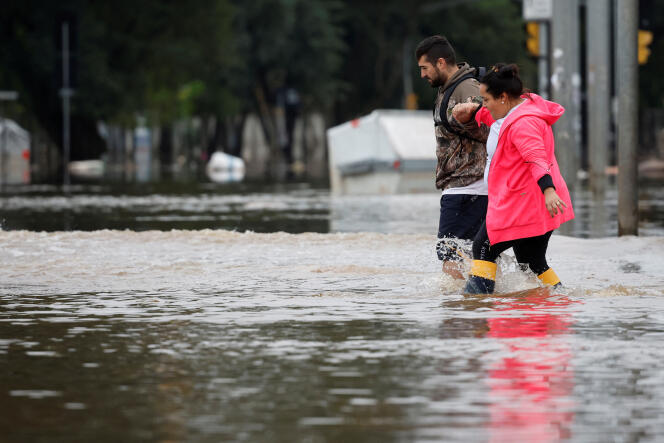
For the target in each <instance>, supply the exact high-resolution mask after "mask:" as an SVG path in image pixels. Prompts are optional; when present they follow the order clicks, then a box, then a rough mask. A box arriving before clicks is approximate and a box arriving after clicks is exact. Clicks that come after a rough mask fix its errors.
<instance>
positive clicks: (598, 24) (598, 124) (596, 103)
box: [586, 0, 611, 194]
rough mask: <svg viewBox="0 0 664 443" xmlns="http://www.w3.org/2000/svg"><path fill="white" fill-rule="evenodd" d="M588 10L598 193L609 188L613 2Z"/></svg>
mask: <svg viewBox="0 0 664 443" xmlns="http://www.w3.org/2000/svg"><path fill="white" fill-rule="evenodd" d="M586 8H587V9H586V10H587V13H586V17H587V26H586V41H587V58H586V69H587V75H588V111H587V115H588V120H587V121H588V160H589V163H590V168H589V169H590V187H591V188H592V190H593V192H595V193H596V194H597V193H602V192H603V191H604V189H605V183H606V173H605V171H606V165H607V154H608V148H609V131H610V125H609V123H610V115H611V114H610V112H608V111H609V110H610V109H611V106H610V94H611V92H610V89H611V88H610V84H609V70H610V65H609V61H610V60H611V51H610V38H611V22H610V16H611V3H610V1H609V0H592V1H589V2H587V3H586Z"/></svg>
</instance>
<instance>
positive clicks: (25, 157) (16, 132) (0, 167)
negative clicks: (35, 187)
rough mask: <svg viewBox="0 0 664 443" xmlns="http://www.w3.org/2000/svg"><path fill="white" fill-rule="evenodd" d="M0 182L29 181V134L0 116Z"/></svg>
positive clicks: (17, 182) (11, 121)
mask: <svg viewBox="0 0 664 443" xmlns="http://www.w3.org/2000/svg"><path fill="white" fill-rule="evenodd" d="M0 183H4V184H22V183H30V134H29V133H28V131H26V130H25V129H23V128H21V127H20V126H19V125H18V124H17V123H16V122H15V121H13V120H9V119H5V118H0Z"/></svg>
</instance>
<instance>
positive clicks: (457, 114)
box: [452, 103, 482, 123]
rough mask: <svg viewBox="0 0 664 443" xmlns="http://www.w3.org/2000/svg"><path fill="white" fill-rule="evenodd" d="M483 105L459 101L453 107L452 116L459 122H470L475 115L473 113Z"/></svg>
mask: <svg viewBox="0 0 664 443" xmlns="http://www.w3.org/2000/svg"><path fill="white" fill-rule="evenodd" d="M480 106H482V105H478V104H477V103H457V104H456V105H454V108H452V117H454V118H455V119H456V120H457V121H458V122H459V123H468V122H469V121H470V118H471V117H472V116H473V113H474V112H475V111H476V110H477V109H479V108H480Z"/></svg>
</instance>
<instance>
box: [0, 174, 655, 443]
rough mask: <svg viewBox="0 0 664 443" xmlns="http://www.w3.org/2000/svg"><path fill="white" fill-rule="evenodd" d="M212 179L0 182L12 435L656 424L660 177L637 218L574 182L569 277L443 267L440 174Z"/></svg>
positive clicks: (296, 434)
mask: <svg viewBox="0 0 664 443" xmlns="http://www.w3.org/2000/svg"><path fill="white" fill-rule="evenodd" d="M206 189H207V190H204V192H199V194H195V193H193V192H191V193H186V192H181V193H177V192H161V193H156V194H148V193H147V192H145V193H141V192H137V191H134V192H133V193H129V192H127V193H118V192H117V191H113V192H108V190H107V189H106V188H103V187H97V188H91V187H80V188H75V189H74V191H73V192H72V194H71V195H70V196H62V195H58V193H57V192H56V191H55V190H54V189H51V188H31V189H23V190H15V191H14V192H5V193H4V194H2V196H1V198H0V203H2V210H3V221H2V225H3V230H2V231H0V248H1V249H2V254H1V255H0V368H2V376H1V377H0V441H11V442H14V441H30V442H32V441H36V442H41V441H48V442H51V441H67V442H69V441H113V442H116V441H123V442H124V441H192V442H218V441H248V442H316V443H317V442H438V441H445V442H447V441H451V442H456V441H459V442H471V441H472V442H474V441H478V442H484V441H491V442H515V441H518V442H522V441H532V442H554V441H573V442H607V441H625V442H636V441H638V442H641V441H643V442H656V441H662V440H663V439H664V370H663V369H664V363H663V362H664V347H663V346H662V345H661V343H662V340H663V339H664V297H663V296H664V271H663V269H664V254H663V253H662V251H663V250H664V235H663V233H664V229H663V220H664V217H661V216H659V218H658V214H661V213H662V212H661V211H662V200H663V198H662V197H663V196H662V195H661V194H660V193H661V191H659V190H658V188H656V187H653V189H652V190H649V189H647V190H646V192H645V193H644V194H643V195H645V197H643V196H642V201H641V203H640V205H641V208H642V210H644V207H646V206H647V211H646V212H647V213H648V214H649V215H648V217H644V219H642V222H641V234H642V236H641V237H621V238H617V237H607V236H609V235H613V234H612V233H610V232H609V231H610V230H611V229H612V228H611V222H610V220H611V219H613V220H615V215H613V214H615V202H614V203H613V204H612V203H611V198H607V200H606V201H605V202H604V204H603V205H593V204H591V202H588V201H584V200H583V196H580V197H578V203H577V207H578V208H579V210H578V211H577V212H579V222H578V224H577V225H576V226H574V227H573V228H572V235H573V236H569V235H558V234H557V235H554V236H553V237H552V239H551V244H550V249H549V263H550V264H551V265H552V266H553V267H554V269H555V270H556V272H557V273H558V275H559V276H560V277H561V279H562V280H563V283H564V284H565V288H564V289H563V290H560V291H555V292H551V291H549V290H547V289H546V288H541V287H539V285H538V281H537V279H536V278H535V277H534V276H532V275H529V274H527V273H523V272H522V271H520V270H519V268H518V266H516V263H515V262H514V259H513V257H512V256H511V255H510V254H506V255H505V256H504V257H502V259H501V261H500V272H499V276H498V282H497V293H496V294H495V295H491V296H469V295H462V294H461V292H462V282H460V281H455V280H452V279H450V278H447V277H445V276H443V275H442V274H441V273H440V271H439V264H438V262H437V260H436V259H435V254H434V246H433V243H434V237H435V227H436V226H435V225H436V222H437V219H436V217H437V209H436V206H435V205H437V198H438V197H437V196H436V195H435V194H432V195H424V196H392V197H371V198H360V197H343V198H336V197H330V196H329V194H328V193H327V192H326V191H325V190H324V189H320V188H315V187H309V186H305V185H291V186H286V187H283V188H278V189H270V190H266V189H258V190H251V189H242V190H241V191H242V192H239V191H238V190H235V191H233V192H228V193H224V192H221V191H216V190H215V189H213V188H206ZM199 191H200V190H199ZM613 197H615V194H614V195H613ZM644 201H647V202H646V203H644ZM432 204H433V205H434V207H433V209H432V208H431V207H430V206H431V205H432ZM600 206H601V208H602V212H603V214H604V217H605V220H609V221H607V222H606V225H605V226H607V227H606V228H605V229H606V231H604V234H603V235H602V234H601V232H600V231H598V229H599V228H598V226H597V225H596V224H593V220H594V221H596V220H601V217H600V218H597V217H596V216H595V215H593V214H588V213H586V212H584V211H586V210H585V209H584V207H587V208H590V209H592V208H598V207H600ZM26 214H27V215H26ZM653 214H654V215H653ZM21 215H22V216H21ZM22 217H23V218H22ZM65 218H66V219H65ZM432 218H433V220H432ZM584 220H585V221H584ZM270 226H273V229H270ZM172 228H175V229H172ZM67 229H69V231H66V230H67ZM102 229H103V230H102ZM276 231H287V232H276ZM644 231H645V233H646V234H645V235H644ZM598 232H599V234H598ZM614 232H615V231H614Z"/></svg>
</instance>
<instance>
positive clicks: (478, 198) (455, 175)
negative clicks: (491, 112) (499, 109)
mask: <svg viewBox="0 0 664 443" xmlns="http://www.w3.org/2000/svg"><path fill="white" fill-rule="evenodd" d="M415 57H416V58H417V63H418V65H419V67H420V74H421V76H422V78H424V79H427V80H428V81H429V83H430V84H431V87H433V88H438V95H437V96H436V101H435V107H434V114H433V119H434V124H435V133H436V145H437V146H436V157H437V158H438V164H437V166H436V188H438V189H441V190H442V191H443V195H442V197H441V199H440V220H439V223H438V241H437V243H436V253H437V254H438V258H439V259H440V260H441V261H442V262H443V272H445V273H447V274H449V275H451V276H453V277H455V278H459V279H463V274H462V273H461V269H462V267H461V262H462V261H463V256H462V255H461V251H460V250H459V249H458V240H455V239H464V240H471V239H473V238H474V237H475V234H476V233H477V231H478V229H479V228H480V226H482V223H483V222H484V218H485V216H486V209H487V202H488V198H487V187H486V184H485V183H484V166H485V163H486V143H485V142H483V141H480V140H476V139H473V138H472V137H471V135H470V133H469V132H468V131H467V129H466V128H464V126H463V125H461V124H459V123H458V122H457V121H456V120H455V119H454V118H453V117H452V108H454V105H456V104H457V103H467V102H472V103H478V104H482V98H481V96H480V92H479V82H478V81H477V79H476V78H475V77H476V76H475V75H474V74H475V68H471V67H470V66H469V65H468V63H462V64H458V65H457V63H456V56H455V54H454V49H453V48H452V45H451V44H450V43H449V42H448V41H447V39H446V38H445V37H441V36H439V35H434V36H432V37H428V38H426V39H424V40H422V41H421V42H420V44H419V45H417V49H416V50H415ZM446 101H447V103H445V102H446ZM441 108H445V109H441Z"/></svg>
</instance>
